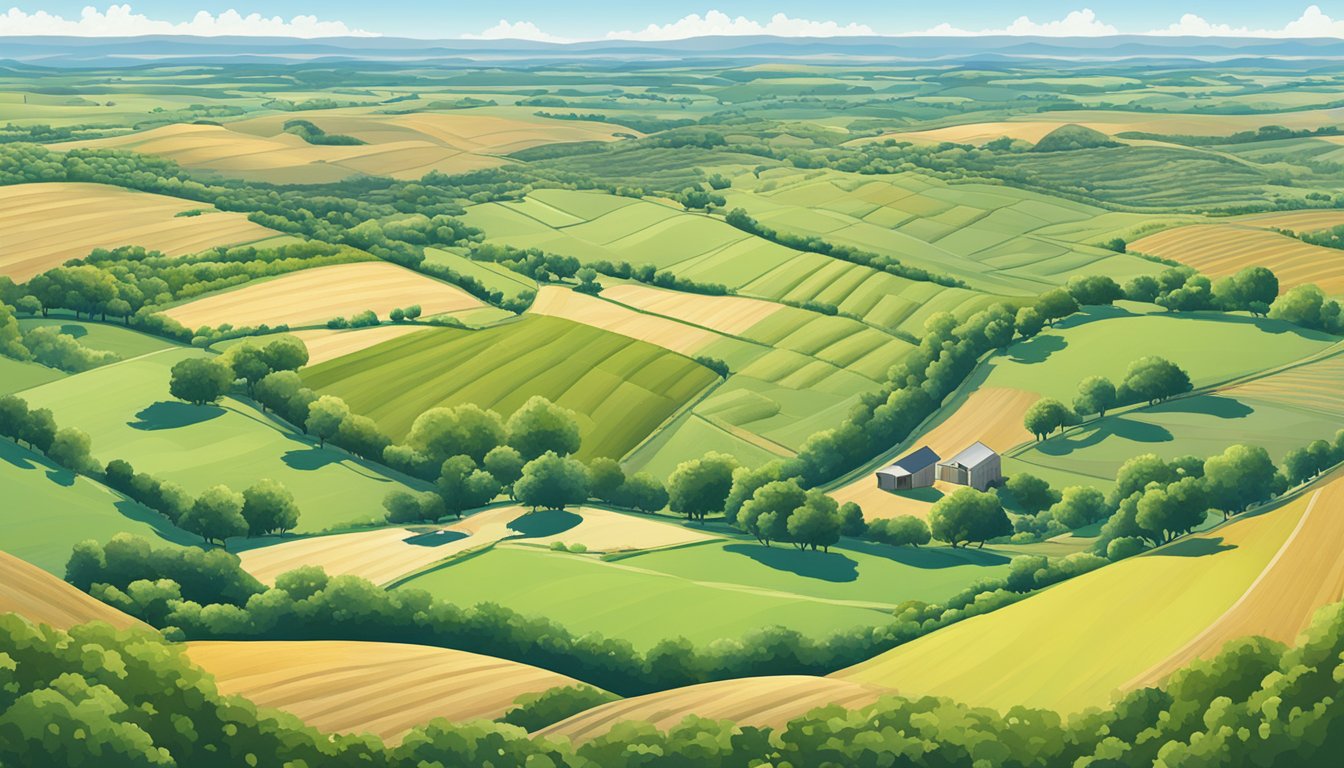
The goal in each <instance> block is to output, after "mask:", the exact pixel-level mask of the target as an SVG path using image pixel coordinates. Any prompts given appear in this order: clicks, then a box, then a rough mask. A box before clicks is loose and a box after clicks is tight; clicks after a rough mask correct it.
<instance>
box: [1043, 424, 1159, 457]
mask: <svg viewBox="0 0 1344 768" xmlns="http://www.w3.org/2000/svg"><path fill="white" fill-rule="evenodd" d="M1110 437H1118V438H1120V439H1122V440H1129V441H1131V442H1135V443H1169V442H1171V441H1172V440H1175V439H1176V438H1175V436H1173V435H1172V434H1171V431H1170V430H1168V429H1167V428H1166V427H1163V426H1161V425H1159V424H1149V423H1147V422H1144V421H1135V420H1133V419H1127V418H1125V417H1123V416H1116V417H1112V418H1108V419H1104V420H1102V421H1100V422H1098V424H1097V426H1096V427H1095V428H1094V429H1092V430H1091V431H1090V432H1087V433H1085V434H1083V435H1081V436H1076V435H1065V436H1062V437H1052V438H1050V439H1048V440H1046V441H1045V442H1042V443H1037V444H1036V450H1037V451H1039V452H1041V453H1043V454H1045V455H1047V456H1067V455H1068V454H1070V453H1073V452H1074V451H1079V450H1082V449H1084V448H1091V447H1092V446H1094V445H1097V444H1098V443H1101V442H1104V441H1105V440H1106V439H1107V438H1110Z"/></svg>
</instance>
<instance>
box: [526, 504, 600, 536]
mask: <svg viewBox="0 0 1344 768" xmlns="http://www.w3.org/2000/svg"><path fill="white" fill-rule="evenodd" d="M582 522H583V518H582V517H581V516H579V515H577V514H575V513H573V512H567V511H565V510H560V509H543V510H541V511H540V512H529V513H527V514H525V515H523V516H521V517H517V518H514V520H513V522H511V523H509V530H511V531H515V532H517V534H518V537H519V538H523V539H537V538H541V537H543V536H555V535H556V534H559V533H564V532H565V531H568V530H570V529H571V528H574V527H577V526H578V524H579V523H582Z"/></svg>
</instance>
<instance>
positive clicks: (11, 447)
mask: <svg viewBox="0 0 1344 768" xmlns="http://www.w3.org/2000/svg"><path fill="white" fill-rule="evenodd" d="M0 459H3V460H4V461H6V462H8V463H10V464H12V465H14V466H15V467H18V468H19V469H37V465H36V464H34V463H33V460H32V459H31V458H29V453H28V452H27V451H25V450H24V449H22V448H20V447H19V446H17V445H15V444H14V443H11V442H9V441H8V440H3V439H0Z"/></svg>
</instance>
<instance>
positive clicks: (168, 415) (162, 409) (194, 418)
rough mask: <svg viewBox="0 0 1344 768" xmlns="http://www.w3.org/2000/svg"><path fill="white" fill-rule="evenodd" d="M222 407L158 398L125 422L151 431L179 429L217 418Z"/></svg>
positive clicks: (221, 412)
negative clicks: (133, 419)
mask: <svg viewBox="0 0 1344 768" xmlns="http://www.w3.org/2000/svg"><path fill="white" fill-rule="evenodd" d="M223 415H224V409H223V408H220V407H219V406H217V405H191V404H190V403H179V402H176V401H171V400H160V401H159V402H157V403H154V404H153V405H150V406H148V407H146V408H144V409H143V410H141V411H140V412H139V413H137V414H135V418H136V420H135V421H128V422H126V424H127V425H128V426H130V427H131V428H132V429H142V430H145V431H147V432H153V431H157V430H160V429H179V428H181V427H190V426H192V425H194V424H200V423H202V422H206V421H210V420H211V419H217V418H219V417H220V416H223Z"/></svg>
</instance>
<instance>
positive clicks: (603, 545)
mask: <svg viewBox="0 0 1344 768" xmlns="http://www.w3.org/2000/svg"><path fill="white" fill-rule="evenodd" d="M571 511H573V512H576V513H577V514H579V515H580V516H582V517H583V522H581V523H579V524H578V525H576V526H574V527H573V528H570V529H569V530H567V531H562V532H560V533H557V534H554V535H552V536H543V537H538V538H530V539H527V540H526V541H527V542H528V543H536V544H550V543H551V542H553V541H559V542H563V543H564V544H567V545H568V544H582V545H584V546H585V547H587V548H588V551H589V552H620V551H625V550H633V549H655V548H658V547H673V546H677V545H679V544H694V543H695V542H698V541H711V540H713V539H716V538H718V537H717V536H712V535H710V534H708V533H701V532H700V531H695V530H692V529H690V528H686V527H684V526H681V525H677V524H675V523H668V522H663V521H659V520H654V519H651V518H647V517H640V516H636V515H627V514H622V513H620V512H612V511H610V510H606V509H596V508H585V509H578V510H571Z"/></svg>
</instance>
